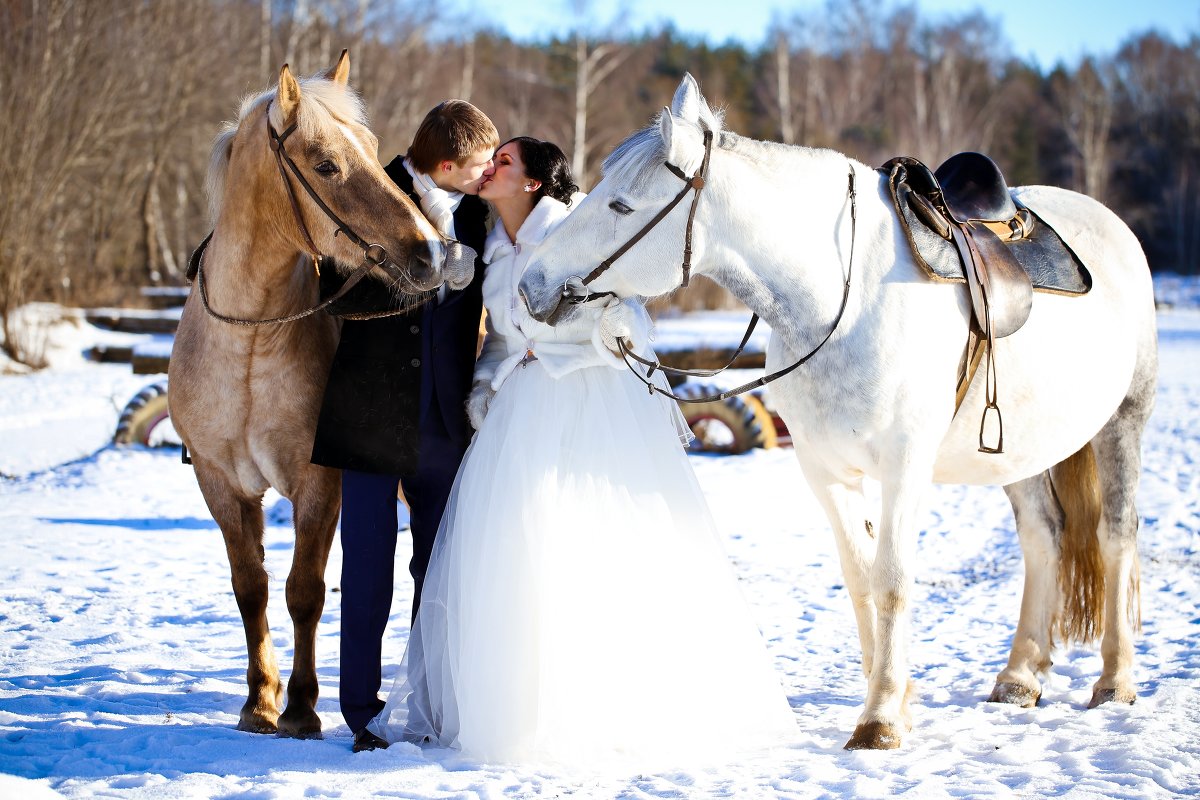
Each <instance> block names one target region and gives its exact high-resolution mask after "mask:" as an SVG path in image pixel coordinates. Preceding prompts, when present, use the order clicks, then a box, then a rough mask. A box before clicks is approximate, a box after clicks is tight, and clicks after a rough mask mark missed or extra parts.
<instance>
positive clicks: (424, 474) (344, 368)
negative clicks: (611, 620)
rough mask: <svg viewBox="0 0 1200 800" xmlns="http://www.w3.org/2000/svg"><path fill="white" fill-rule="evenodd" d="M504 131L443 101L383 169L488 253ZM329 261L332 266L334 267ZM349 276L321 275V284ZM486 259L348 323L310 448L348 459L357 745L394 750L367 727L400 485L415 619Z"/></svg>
mask: <svg viewBox="0 0 1200 800" xmlns="http://www.w3.org/2000/svg"><path fill="white" fill-rule="evenodd" d="M499 142H500V137H499V134H497V132H496V127H495V125H493V124H492V122H491V120H489V119H488V118H487V116H486V115H484V114H483V112H481V111H480V110H479V109H477V108H476V107H475V106H473V105H471V104H470V103H467V102H465V101H462V100H447V101H445V102H444V103H441V104H440V105H438V106H436V107H435V108H434V109H432V110H431V111H430V112H429V113H428V114H427V115H426V116H425V119H424V121H423V122H422V123H421V125H420V127H419V128H418V129H417V133H416V135H415V136H414V137H413V141H412V145H411V146H410V147H409V148H408V153H407V155H406V156H404V157H399V156H397V157H396V158H395V159H394V160H393V161H392V162H391V163H390V164H388V166H387V167H386V170H387V174H388V176H389V177H391V179H392V180H393V181H395V182H396V185H397V186H399V187H400V188H401V189H402V190H403V191H405V192H406V193H408V195H409V196H410V197H411V198H412V199H413V201H414V202H416V203H417V204H418V205H419V206H420V207H421V210H422V211H423V212H424V213H425V216H426V217H428V219H429V221H430V222H432V223H433V224H434V225H435V226H436V227H437V228H438V230H439V231H440V232H441V233H442V235H443V236H446V237H448V238H455V239H458V240H459V241H460V242H462V243H463V244H464V245H466V246H467V247H470V248H471V249H472V250H474V251H475V253H476V254H480V253H482V252H483V243H484V238H485V236H486V230H485V225H486V217H487V210H486V206H485V205H484V204H483V202H482V201H481V200H480V199H479V198H478V197H477V196H476V195H477V194H478V191H479V183H480V181H481V180H482V178H483V177H484V175H485V174H488V173H490V171H491V169H492V153H493V152H495V150H496V147H497V146H498V145H499ZM327 272H332V271H331V270H327ZM340 282H341V281H340V280H339V279H338V278H336V277H334V276H330V277H329V278H326V276H324V275H322V295H323V296H327V295H328V294H331V293H332V292H333V291H336V289H337V285H338V284H339V283H340ZM482 285H483V264H482V262H481V261H480V259H479V257H478V255H477V256H476V259H475V276H474V278H473V279H472V281H471V283H470V285H469V286H467V288H465V289H463V290H461V291H448V290H447V288H445V287H444V288H443V289H442V290H440V291H439V293H438V296H437V297H436V298H435V299H434V300H432V301H430V302H429V303H426V304H425V305H423V306H421V307H419V308H416V309H414V310H411V311H409V312H407V313H403V314H398V315H396V316H389V317H381V318H378V319H372V320H359V321H353V320H346V321H345V322H344V323H343V325H342V336H341V342H340V344H339V345H338V350H337V354H336V355H335V356H334V360H333V366H332V369H331V370H330V374H329V381H328V383H327V385H326V390H325V399H324V402H323V404H322V407H321V414H320V418H319V420H318V423H317V433H316V441H315V444H314V446H313V454H312V460H313V462H314V463H317V464H322V465H324V466H327V467H335V468H340V469H341V470H342V519H341V541H342V579H341V589H342V630H341V670H340V673H341V676H340V683H339V692H338V696H339V701H340V703H341V708H342V716H343V717H345V719H346V723H347V724H348V725H349V726H350V730H351V731H353V732H354V752H356V753H357V752H360V751H362V750H374V749H376V748H383V747H387V743H386V742H385V741H384V740H382V739H380V738H379V737H377V736H375V735H374V734H372V733H371V732H370V731H368V730H366V725H367V723H368V722H370V720H371V719H372V718H373V717H374V716H375V715H376V714H378V713H379V712H380V711H381V710H382V709H383V705H384V703H383V701H382V700H380V698H379V688H380V684H381V681H382V661H383V656H382V648H383V633H384V628H385V627H386V625H387V620H388V615H389V613H390V609H391V605H392V586H393V580H394V564H395V558H396V539H397V527H398V525H397V517H396V494H397V489H398V488H399V487H401V486H403V489H404V497H405V499H406V500H407V501H408V505H409V511H410V528H411V531H412V537H413V556H412V561H410V562H409V565H408V569H409V572H410V573H411V574H412V578H413V584H414V588H413V610H412V613H413V617H414V618H415V617H416V614H417V607H418V605H419V604H420V600H421V587H422V584H423V583H424V579H425V570H426V567H428V565H429V557H430V554H431V553H432V551H433V541H434V538H435V536H436V535H437V531H438V525H439V523H440V522H441V519H442V512H443V511H444V510H445V507H446V501H447V498H448V497H449V494H450V487H451V485H452V484H453V482H454V476H455V473H457V471H458V465H459V463H460V462H461V461H462V458H463V454H464V453H465V452H466V449H467V445H468V444H469V443H470V439H471V433H472V430H471V426H470V423H469V422H468V421H467V417H466V411H465V406H466V400H467V396H468V395H469V394H470V390H471V378H472V373H473V372H474V367H475V354H476V345H477V341H478V334H479V319H480V314H481V312H482V308H483V295H482ZM393 304H394V301H393V299H392V296H391V293H390V291H389V290H388V289H387V288H386V287H384V286H383V285H382V284H379V283H375V282H371V281H362V282H360V283H359V284H358V285H357V286H355V287H354V289H353V290H352V291H350V292H349V293H347V295H346V297H345V298H343V299H342V300H341V301H339V302H338V304H337V305H336V306H335V307H334V309H333V310H334V311H336V312H337V313H341V314H347V313H350V314H353V313H363V312H377V311H382V310H387V309H390V308H391V307H392V306H393Z"/></svg>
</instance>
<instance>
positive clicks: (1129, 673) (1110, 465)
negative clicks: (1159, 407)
mask: <svg viewBox="0 0 1200 800" xmlns="http://www.w3.org/2000/svg"><path fill="white" fill-rule="evenodd" d="M1156 377H1157V359H1156V358H1155V357H1154V353H1153V352H1151V353H1150V354H1149V356H1147V357H1145V358H1143V360H1142V362H1141V364H1140V369H1139V373H1138V375H1137V376H1135V379H1134V382H1133V385H1132V387H1131V391H1130V394H1129V396H1128V397H1126V399H1125V401H1124V402H1123V403H1122V404H1121V407H1120V408H1119V409H1118V410H1117V413H1116V414H1114V415H1113V417H1112V419H1110V420H1109V421H1108V423H1107V424H1106V425H1105V426H1104V427H1103V428H1102V429H1101V430H1100V433H1099V434H1097V435H1096V437H1095V438H1094V439H1093V440H1092V446H1093V448H1094V449H1095V453H1096V469H1097V472H1098V474H1099V479H1100V491H1101V496H1102V500H1101V510H1100V526H1099V532H1098V533H1099V537H1100V553H1101V556H1102V558H1103V560H1104V636H1103V638H1102V640H1101V644H1100V652H1101V655H1102V657H1103V661H1104V667H1103V671H1102V672H1101V673H1100V679H1099V680H1098V681H1096V684H1095V686H1094V687H1093V689H1092V700H1091V702H1090V703H1089V704H1088V708H1095V707H1096V706H1098V705H1100V704H1101V703H1106V702H1108V701H1110V700H1114V701H1117V702H1122V703H1132V702H1133V701H1134V700H1135V699H1136V697H1137V690H1136V687H1135V684H1134V682H1133V634H1134V628H1135V626H1137V625H1140V601H1139V597H1138V580H1139V569H1138V555H1137V532H1138V514H1137V506H1136V502H1135V501H1136V492H1137V486H1138V479H1139V477H1140V473H1141V467H1142V455H1141V444H1142V431H1143V430H1144V429H1145V427H1146V422H1147V420H1148V419H1149V417H1150V412H1151V411H1152V410H1153V408H1154V393H1155V389H1156V384H1157V380H1156Z"/></svg>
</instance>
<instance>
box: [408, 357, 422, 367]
mask: <svg viewBox="0 0 1200 800" xmlns="http://www.w3.org/2000/svg"><path fill="white" fill-rule="evenodd" d="M409 363H411V364H412V365H413V366H414V367H419V366H421V359H419V358H414V359H413V360H412V361H411V362H409Z"/></svg>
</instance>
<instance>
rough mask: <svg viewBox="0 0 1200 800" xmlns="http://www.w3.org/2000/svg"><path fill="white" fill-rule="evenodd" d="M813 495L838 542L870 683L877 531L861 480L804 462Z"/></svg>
mask: <svg viewBox="0 0 1200 800" xmlns="http://www.w3.org/2000/svg"><path fill="white" fill-rule="evenodd" d="M801 468H802V469H803V471H804V476H805V478H806V479H807V480H808V485H809V488H810V489H812V492H813V495H814V496H815V497H816V498H817V501H818V502H820V504H821V506H822V508H824V509H825V514H826V516H828V517H829V524H830V525H831V526H832V527H833V535H834V539H835V541H836V542H837V547H838V558H839V560H840V561H841V565H842V578H843V580H844V581H845V582H846V591H847V592H848V593H849V595H850V603H851V605H852V606H853V608H854V619H855V621H856V622H857V623H858V641H859V645H860V646H861V648H862V669H863V674H864V675H866V676H867V678H868V679H870V676H871V669H872V666H873V664H874V660H875V599H874V597H873V596H872V595H871V567H872V565H873V564H874V563H875V529H874V526H873V525H872V524H871V520H870V517H869V516H868V515H867V513H866V501H865V499H864V497H863V491H862V476H861V475H860V476H857V477H856V478H854V479H850V480H843V479H840V478H837V477H835V476H833V475H832V474H830V473H829V472H827V471H826V470H825V469H823V468H822V467H820V466H818V465H815V464H806V463H804V461H803V459H802V460H801Z"/></svg>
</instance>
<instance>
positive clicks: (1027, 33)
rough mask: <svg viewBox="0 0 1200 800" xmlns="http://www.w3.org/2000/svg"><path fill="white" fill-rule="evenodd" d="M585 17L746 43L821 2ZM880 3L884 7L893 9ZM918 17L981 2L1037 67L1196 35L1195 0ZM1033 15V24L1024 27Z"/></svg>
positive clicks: (532, 6) (529, 23) (533, 24)
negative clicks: (1154, 38) (1149, 39)
mask: <svg viewBox="0 0 1200 800" xmlns="http://www.w3.org/2000/svg"><path fill="white" fill-rule="evenodd" d="M455 2H456V4H457V5H458V6H459V8H461V9H463V10H468V11H469V12H470V13H471V14H472V15H474V16H477V17H479V18H481V20H483V21H487V22H489V23H491V24H494V25H496V26H497V27H499V28H501V29H502V30H505V31H507V32H508V33H509V34H510V35H512V36H514V37H516V38H520V39H529V38H535V39H537V38H544V37H545V36H547V35H549V34H552V33H554V32H563V31H566V30H567V29H568V28H569V27H571V21H572V20H573V19H574V16H573V14H572V12H571V10H570V9H571V7H572V3H571V2H570V1H569V0H502V1H501V2H499V3H497V2H487V1H485V0H455ZM586 5H589V6H590V8H591V14H590V18H591V19H593V20H595V21H596V22H598V23H600V24H601V25H604V24H606V23H608V22H610V21H611V20H612V19H613V17H614V16H615V15H616V12H617V9H618V8H619V7H621V6H622V5H624V7H626V8H629V9H630V19H631V21H632V25H631V26H630V27H631V28H632V29H633V30H634V31H638V30H641V29H643V28H645V27H646V26H648V25H654V24H656V23H658V22H660V21H662V20H670V21H671V22H673V23H674V25H675V27H676V29H678V30H679V31H681V32H683V33H686V34H699V35H702V36H704V37H706V38H707V39H708V40H709V41H710V42H712V43H721V42H724V41H726V40H727V39H729V38H734V39H737V40H739V41H741V42H744V43H746V44H750V45H757V44H759V43H761V42H762V39H763V34H764V32H765V31H766V28H767V26H768V25H769V23H770V21H771V18H772V15H773V14H779V13H782V14H783V15H785V16H787V15H790V14H791V13H792V12H794V11H797V10H814V9H821V8H824V7H825V3H824V0H801V1H800V2H796V0H792V2H786V1H785V0H684V2H679V1H678V0H675V1H674V2H672V0H625V2H624V3H622V2H621V0H591V2H590V3H587V4H586ZM896 5H898V3H895V2H888V4H887V8H889V9H890V8H894V7H896ZM916 5H917V6H918V8H919V9H920V12H921V16H922V17H923V18H928V19H936V18H938V17H940V16H944V15H960V14H962V13H964V12H966V11H969V10H972V9H974V8H978V7H981V6H982V7H984V8H985V12H986V13H987V15H988V16H989V17H991V18H993V19H998V20H999V21H1000V23H1001V25H1002V26H1003V28H1004V31H1003V33H1004V36H1005V38H1006V39H1007V40H1008V42H1009V44H1010V45H1011V46H1012V51H1013V55H1015V56H1017V57H1020V58H1025V59H1029V60H1033V61H1035V62H1036V63H1038V64H1039V65H1040V66H1042V67H1043V68H1050V67H1053V66H1054V64H1055V63H1057V62H1058V61H1060V60H1062V61H1065V62H1066V63H1068V64H1074V63H1075V62H1077V61H1078V59H1079V58H1080V57H1081V56H1082V55H1085V54H1093V55H1111V54H1112V53H1114V52H1116V50H1117V48H1118V46H1119V45H1120V44H1121V43H1122V42H1123V41H1124V40H1125V39H1126V38H1128V37H1129V36H1130V35H1131V34H1135V33H1142V32H1144V31H1146V30H1147V29H1150V28H1156V29H1158V30H1159V31H1161V32H1163V33H1165V34H1167V35H1168V36H1169V37H1171V38H1172V39H1174V40H1175V41H1183V40H1184V39H1185V38H1186V37H1187V36H1188V35H1189V34H1192V33H1200V0H1091V2H1080V0H1068V1H1067V2H1059V1H1058V0H1040V2H1039V1H1037V0H1035V2H1029V1H1028V0H1005V1H1004V2H1000V3H996V2H991V3H988V4H986V6H985V4H983V3H979V2H970V1H969V0H917V1H916ZM1031 19H1036V20H1037V21H1038V23H1039V24H1037V25H1032V24H1030V21H1031Z"/></svg>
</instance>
